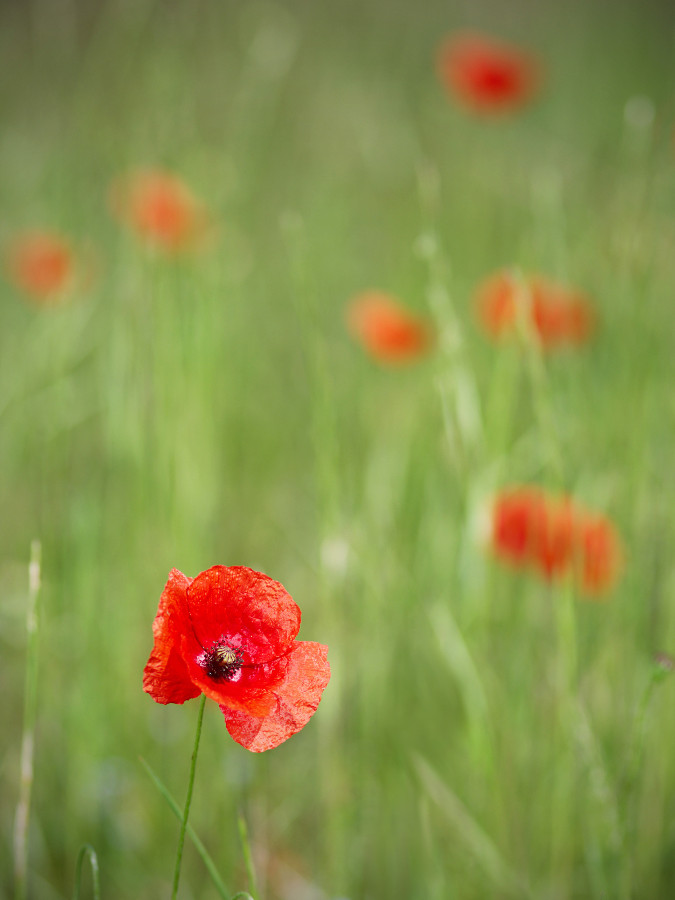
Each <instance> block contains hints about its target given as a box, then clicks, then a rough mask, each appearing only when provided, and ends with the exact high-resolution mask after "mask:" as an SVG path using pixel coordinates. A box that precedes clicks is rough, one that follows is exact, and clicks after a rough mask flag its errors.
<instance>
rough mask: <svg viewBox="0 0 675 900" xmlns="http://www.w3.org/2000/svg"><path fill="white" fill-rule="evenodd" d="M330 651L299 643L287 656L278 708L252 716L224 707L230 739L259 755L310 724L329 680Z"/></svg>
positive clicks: (307, 643) (311, 644) (277, 693)
mask: <svg viewBox="0 0 675 900" xmlns="http://www.w3.org/2000/svg"><path fill="white" fill-rule="evenodd" d="M327 654H328V648H327V647H324V646H323V644H317V643H315V642H314V641H298V642H296V644H295V647H294V648H293V650H292V651H291V653H289V654H288V657H287V659H288V663H289V665H288V670H287V673H286V677H285V679H284V680H283V681H282V682H281V683H280V684H279V685H277V686H276V687H275V688H273V692H274V694H275V696H276V708H275V709H274V710H273V711H271V712H270V713H268V714H267V715H265V716H252V715H249V714H247V713H245V712H242V711H241V710H237V709H232V708H231V707H228V706H225V705H222V704H221V707H220V708H221V709H222V711H223V714H224V716H225V723H226V725H227V730H228V731H229V733H230V735H231V736H232V737H233V738H234V740H235V741H237V743H238V744H241V745H242V747H246V749H247V750H252V751H254V752H256V753H261V752H262V751H263V750H271V749H272V748H273V747H278V746H279V744H282V743H283V742H284V741H285V740H287V739H288V738H289V737H291V735H293V734H295V733H296V731H300V729H301V728H302V727H303V726H304V725H306V724H307V722H308V721H309V719H310V718H311V717H312V715H313V714H314V712H315V710H316V708H317V706H318V705H319V701H320V700H321V695H322V693H323V690H324V688H325V687H326V685H327V684H328V681H329V679H330V665H329V663H328V658H327Z"/></svg>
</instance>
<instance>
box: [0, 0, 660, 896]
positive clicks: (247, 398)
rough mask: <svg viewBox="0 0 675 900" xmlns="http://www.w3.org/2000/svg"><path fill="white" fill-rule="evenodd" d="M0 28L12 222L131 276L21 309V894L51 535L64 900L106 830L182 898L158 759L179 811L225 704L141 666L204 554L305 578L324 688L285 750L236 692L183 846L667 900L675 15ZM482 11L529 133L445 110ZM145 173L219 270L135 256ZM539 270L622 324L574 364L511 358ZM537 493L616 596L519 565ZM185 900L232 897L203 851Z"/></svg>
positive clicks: (43, 887) (335, 875)
mask: <svg viewBox="0 0 675 900" xmlns="http://www.w3.org/2000/svg"><path fill="white" fill-rule="evenodd" d="M0 16H1V22H0V24H1V25H2V28H1V29H0V59H1V60H2V67H3V74H4V75H5V78H4V79H3V82H2V83H3V87H2V97H1V99H2V105H3V109H4V112H3V133H2V138H1V139H0V205H1V208H2V220H1V222H0V228H1V229H2V231H1V233H0V238H2V239H3V240H4V239H5V238H6V237H8V236H9V235H10V234H11V233H12V231H14V230H16V229H19V228H21V227H26V226H40V225H45V226H55V227H58V228H62V229H64V230H65V231H67V232H68V233H71V234H73V235H74V236H75V237H76V238H78V239H81V240H83V241H88V242H90V243H91V245H92V247H95V248H97V249H98V253H99V258H100V272H99V275H98V278H97V280H96V283H95V284H94V285H93V287H92V288H91V290H90V291H88V292H87V293H86V294H85V295H83V296H81V297H79V298H77V299H76V300H75V301H74V302H73V303H72V304H70V305H69V306H67V307H64V308H63V309H58V310H48V311H44V310H37V309H35V308H32V307H30V306H29V305H26V304H24V303H23V302H22V301H21V299H20V298H19V297H18V296H16V295H15V293H14V292H13V291H12V289H11V288H10V287H9V285H6V284H4V283H3V285H2V295H1V297H0V341H1V348H0V461H1V469H0V471H1V473H2V474H1V476H0V502H1V504H2V510H3V515H2V520H1V521H0V538H1V551H0V652H1V654H2V661H3V674H2V694H3V728H2V737H1V738H0V752H1V757H0V785H1V790H2V798H3V802H2V813H1V814H0V835H1V841H0V873H1V879H2V880H1V881H0V893H3V895H4V896H7V897H11V896H13V893H14V884H13V874H12V873H13V859H12V833H13V827H14V811H15V808H16V803H17V801H18V797H19V791H18V782H19V772H20V748H21V736H22V728H23V725H22V721H23V719H22V715H23V707H24V689H23V686H24V678H25V661H26V639H25V615H26V603H27V596H28V582H27V563H28V558H29V553H30V545H31V541H32V540H34V539H39V540H40V541H41V544H42V577H43V586H42V592H41V598H40V602H41V624H40V635H39V678H38V695H37V727H36V743H35V767H34V783H33V794H32V805H31V822H30V835H29V837H30V840H29V860H28V866H29V876H28V886H29V890H28V896H29V897H35V898H38V900H41V898H45V900H54V898H61V897H68V896H71V895H72V891H73V885H74V882H75V865H76V861H77V859H78V852H79V849H80V848H81V847H82V846H83V845H84V844H88V845H91V846H92V847H93V848H94V849H95V852H96V856H97V858H98V865H99V869H100V879H101V896H102V897H103V898H106V897H107V898H112V897H138V898H144V900H145V898H147V900H154V898H161V897H167V896H168V895H169V892H170V887H171V877H172V871H173V861H174V854H175V847H176V842H177V837H178V827H179V826H178V823H177V821H176V819H175V818H174V816H173V815H172V814H171V811H170V809H169V808H168V807H167V806H166V802H165V800H164V798H163V797H162V796H161V794H160V793H158V791H157V790H156V788H155V786H154V785H153V783H152V780H151V779H150V778H149V777H148V775H147V773H146V771H145V770H144V768H143V766H142V765H141V763H140V762H139V756H143V757H144V758H145V759H146V760H147V761H148V762H149V763H150V765H151V767H152V769H153V770H154V771H155V772H156V773H157V775H158V776H159V777H160V778H161V780H162V782H163V783H164V785H166V790H167V791H169V792H170V794H171V795H172V796H174V797H177V798H182V797H184V795H185V788H186V784H187V775H188V767H189V757H190V749H191V746H192V741H193V730H194V727H195V723H196V716H197V704H195V703H189V704H187V705H186V706H185V707H171V706H170V707H160V706H158V705H156V704H154V703H153V702H152V700H151V699H150V698H149V697H148V696H147V695H145V694H143V692H142V690H141V673H142V669H143V666H144V664H145V662H146V659H147V656H148V653H149V650H150V647H151V642H152V635H151V623H152V619H153V617H154V615H155V612H156V607H157V602H158V599H159V595H160V592H161V589H162V587H163V584H164V580H165V578H166V575H167V573H168V571H169V569H170V568H171V567H172V566H176V567H178V568H179V569H181V570H182V571H184V572H186V573H187V574H189V575H195V574H197V573H198V572H199V571H201V570H203V569H205V568H207V567H208V566H210V565H212V564H215V563H224V564H245V565H249V566H252V567H254V568H258V569H261V570H264V571H265V572H267V573H268V574H270V575H271V576H272V577H274V578H276V579H278V580H280V581H281V582H283V583H284V584H285V585H286V586H287V588H288V589H289V591H290V592H291V593H292V594H293V596H294V598H295V599H296V600H297V602H298V603H299V605H300V606H301V608H302V611H303V627H302V631H301V634H300V636H301V637H303V638H306V639H310V640H318V641H321V642H323V643H326V644H328V645H329V647H330V660H331V665H332V670H333V678H332V681H331V683H330V685H329V688H328V689H327V691H326V693H325V697H324V699H323V700H322V703H321V706H320V707H319V710H318V712H317V714H316V715H315V717H314V718H313V719H312V721H311V722H310V724H309V725H308V726H307V728H306V729H304V731H302V732H301V733H300V734H298V735H296V736H295V737H294V738H293V739H291V740H290V741H288V742H287V743H286V744H284V745H282V746H281V747H280V748H279V749H277V750H274V751H271V752H269V753H267V754H264V755H262V756H257V755H252V754H248V753H247V752H246V751H244V750H243V749H242V748H240V747H239V746H238V745H235V744H234V743H233V742H232V741H231V739H230V738H229V736H228V735H227V732H226V730H225V725H224V722H223V719H222V715H221V714H220V712H219V710H218V709H217V708H216V707H215V706H214V705H213V704H207V708H206V714H205V718H204V731H203V735H202V744H201V750H200V758H199V764H198V767H197V772H196V782H195V792H194V797H193V803H192V812H191V818H190V823H191V825H192V826H193V828H194V831H195V833H196V834H197V835H198V837H199V838H200V839H201V840H202V842H203V844H204V846H205V847H206V850H207V851H208V853H209V855H210V856H211V858H212V859H213V861H214V863H215V864H216V865H217V867H218V870H219V872H220V874H221V876H222V880H223V882H224V883H225V884H227V885H228V886H230V887H231V888H232V890H242V889H245V888H246V887H247V885H248V879H247V874H246V867H245V862H244V855H243V853H242V849H241V844H240V838H239V826H238V821H239V819H238V816H239V813H243V815H244V816H245V821H246V823H247V826H248V831H249V835H250V839H251V842H252V846H253V851H254V855H255V857H256V860H257V866H258V868H257V878H258V885H259V892H260V897H261V898H270V900H273V898H280V900H286V898H289V900H290V898H299V900H305V898H316V900H323V898H337V897H348V898H350V900H382V898H388V900H395V898H405V900H422V898H424V900H451V898H457V900H473V898H475V900H481V898H485V897H505V898H506V897H514V898H515V897H536V898H543V900H557V898H561V900H562V898H568V897H569V898H572V897H573V898H601V897H608V898H614V897H622V898H624V900H626V898H629V897H634V898H659V900H660V898H663V900H665V898H668V897H669V896H670V895H671V892H672V884H673V883H674V882H675V800H674V798H675V716H674V715H673V709H674V706H675V676H674V677H672V678H670V679H664V681H663V683H660V684H658V685H656V686H655V688H654V690H653V691H652V692H650V694H649V703H648V705H646V706H645V705H644V703H643V699H644V697H645V696H646V693H645V692H646V691H647V690H648V685H649V684H650V678H651V672H652V669H651V659H652V657H653V655H654V653H656V652H657V651H667V652H670V653H671V654H674V653H675V614H674V611H673V609H674V608H673V603H674V602H675V571H674V569H673V563H672V559H673V551H674V548H675V524H674V517H673V513H672V510H673V508H674V506H675V467H673V464H672V459H673V434H674V427H675V401H674V396H675V395H674V394H673V346H675V318H674V317H673V313H672V305H673V300H674V297H673V283H674V279H675V262H674V258H673V253H672V248H673V245H674V244H675V225H674V220H673V208H674V202H675V155H674V153H673V146H672V142H671V138H670V133H671V130H672V124H673V122H674V121H675V108H674V107H673V97H672V85H673V82H674V80H675V65H674V64H673V59H675V47H674V43H673V27H672V18H671V20H670V21H669V17H668V11H667V4H662V5H659V4H657V3H656V2H654V3H652V4H647V5H646V6H643V7H641V8H640V9H638V5H637V4H630V3H625V4H617V3H613V4H603V3H600V2H598V3H596V4H590V3H584V2H581V0H579V2H578V3H573V4H553V3H550V4H542V3H534V2H532V3H525V2H522V3H518V4H508V5H507V4H499V3H495V4H493V5H490V4H488V3H484V4H478V5H471V4H456V5H453V4H448V3H440V2H438V3H436V2H433V3H429V4H410V3H403V2H387V3H385V2H383V0H382V2H380V0H373V2H370V3H367V4H361V3H356V2H341V3H338V2H329V3H314V4H311V3H309V2H307V3H301V2H299V0H295V2H288V3H285V4H284V3H271V2H246V3H244V4H237V3H232V2H224V3H221V2H216V0H196V2H192V3H187V4H181V3H173V2H171V3H169V2H162V3H160V2H154V0H109V2H107V3H106V4H104V5H103V6H101V7H99V6H98V5H96V4H88V3H84V2H82V3H81V4H79V5H78V4H77V3H75V2H74V0H63V2H61V3H55V2H53V3H52V2H47V0H43V2H37V0H33V2H31V3H25V4H19V3H14V4H5V5H4V6H3V7H2V11H1V12H0ZM467 24H473V25H476V26H478V27H483V28H486V29H488V30H493V31H497V32H499V33H501V34H503V35H504V36H505V37H511V38H513V39H515V40H519V41H521V42H522V43H524V44H528V45H530V46H532V47H536V48H538V49H539V52H540V53H541V55H542V58H543V59H544V60H545V62H546V64H547V67H548V78H547V84H546V88H545V91H544V93H543V95H542V97H541V99H540V100H539V102H538V103H537V104H536V105H535V106H534V107H533V108H532V109H531V110H527V111H524V112H523V114H522V115H520V116H518V117H516V118H513V119H507V120H504V121H501V122H483V121H476V120H474V119H471V118H470V117H468V116H466V115H465V114H464V113H462V112H461V111H460V110H458V109H457V108H455V107H454V106H453V105H452V104H451V103H450V102H449V101H448V99H447V98H446V97H445V95H444V94H443V92H442V90H441V89H440V88H439V86H438V84H437V82H436V79H435V76H434V71H433V53H434V49H435V46H436V44H437V42H438V40H439V38H440V36H441V35H443V34H444V33H445V32H446V31H447V30H449V29H451V28H453V27H457V26H460V25H467ZM641 96H642V97H646V98H648V101H647V103H648V105H647V107H644V101H643V106H642V107H640V105H639V103H638V106H637V107H636V106H635V105H633V107H632V109H633V111H635V109H637V117H636V115H635V114H634V115H633V117H632V118H631V116H630V115H629V116H628V118H626V115H625V110H626V103H627V102H628V101H629V100H630V99H631V98H635V97H641ZM649 104H652V106H653V109H654V113H655V117H654V120H653V121H649V120H648V119H649V117H648V116H647V120H645V122H644V123H642V124H641V120H640V115H639V113H640V109H641V108H642V109H643V110H644V109H645V108H646V110H647V112H649V109H650V108H651V107H650V106H649ZM629 109H630V108H629ZM138 164H141V165H155V164H156V165H164V166H167V167H170V168H173V169H175V170H176V171H177V172H179V173H180V174H181V175H182V176H183V177H184V178H185V179H186V180H187V181H188V183H190V184H191V185H192V186H193V188H194V190H195V191H196V192H197V193H198V194H200V195H201V196H203V197H204V198H205V200H206V201H207V202H208V204H209V207H210V208H211V210H212V212H213V214H214V216H215V217H216V218H217V220H218V222H219V223H220V238H219V241H218V243H217V246H216V247H215V248H214V249H213V250H211V251H206V252H204V253H203V254H201V255H198V256H196V257H194V258H190V259H186V260H183V261H164V260H162V259H159V258H154V257H153V256H152V255H150V254H148V253H145V252H144V251H143V250H141V249H140V248H139V247H138V246H137V244H136V243H135V242H134V240H133V239H132V238H131V237H130V236H128V235H126V234H123V233H121V232H120V230H119V228H118V227H117V225H116V224H115V223H114V222H112V221H111V220H110V218H109V216H108V213H107V209H106V199H105V198H106V191H107V188H108V185H109V183H110V181H111V179H112V178H114V177H115V176H116V175H117V174H118V173H119V172H120V171H123V170H124V169H126V168H127V167H130V166H135V165H138ZM505 265H510V266H515V267H517V268H519V269H521V270H522V271H529V270H537V271H541V272H543V273H545V274H549V275H550V276H552V277H556V278H560V279H563V280H568V281H569V282H570V283H572V284H576V285H578V286H579V287H582V288H584V289H585V290H586V291H587V292H588V293H589V294H590V295H591V296H593V298H594V299H595V301H596V303H597V306H598V309H599V314H600V328H599V331H598V334H597V338H596V340H595V341H594V342H593V343H592V344H591V345H589V346H588V347H586V348H583V349H581V350H579V351H574V352H572V351H570V352H563V353H560V354H558V355H557V356H551V357H547V358H545V359H543V360H542V359H538V358H537V356H536V354H534V355H533V351H527V350H524V349H522V348H518V347H517V346H504V347H501V348H495V347H494V346H493V345H491V344H490V343H489V342H487V341H486V340H485V339H484V338H483V337H482V335H481V334H480V333H479V332H478V330H477V328H476V326H475V324H474V321H473V317H472V313H471V306H470V298H471V292H472V289H473V287H474V285H475V284H476V283H477V281H478V280H479V279H481V278H482V277H484V276H485V275H487V274H489V273H491V272H492V271H494V270H495V269H497V268H499V267H502V266H505ZM367 287H380V288H382V289H385V290H389V291H391V292H393V293H395V294H397V295H398V296H400V297H401V299H402V300H404V301H405V302H406V303H408V304H409V305H410V306H411V307H412V308H415V309H418V310H420V311H424V312H427V313H428V314H430V315H432V316H433V317H434V320H435V322H436V325H437V328H438V332H439V347H438V350H437V351H436V352H435V353H434V354H433V355H432V356H431V357H430V358H429V359H428V360H426V361H423V362H421V363H420V364H419V365H417V366H414V367H411V368H407V369H401V370H385V369H382V368H379V367H378V366H376V365H375V364H374V363H372V362H371V361H370V360H368V359H367V358H366V357H365V356H364V355H363V354H362V352H361V351H360V350H359V348H357V347H355V346H353V345H352V343H351V342H350V340H349V337H348V336H347V334H346V332H345V329H344V325H343V309H344V304H345V302H346V300H347V299H348V298H349V297H350V296H351V295H352V294H353V293H355V292H356V291H359V290H362V289H364V288H367ZM520 481H533V482H536V483H539V484H542V485H545V486H548V487H551V488H553V489H565V490H567V491H571V492H573V493H574V495H575V496H577V497H578V498H579V499H580V501H582V502H583V503H585V504H587V505H588V506H590V507H593V508H597V509H599V510H603V511H604V512H605V513H606V514H607V515H608V516H609V517H611V518H612V520H613V521H615V523H616V525H617V528H618V529H619V531H620V532H621V534H622V537H623V540H624V542H625V545H626V549H627V564H626V569H625V574H624V577H623V578H622V580H621V581H620V583H619V584H618V586H617V588H616V589H615V590H614V591H613V592H612V595H611V597H610V598H609V600H608V602H607V603H604V604H587V603H581V602H579V600H578V598H576V597H574V596H573V594H572V593H571V590H569V589H568V588H566V587H564V586H563V587H560V588H557V587H556V588H553V589H550V588H548V587H546V586H543V585H542V584H540V583H539V582H538V581H537V580H536V579H535V578H531V577H529V576H518V575H515V574H514V573H512V572H510V571H506V570H504V569H502V568H500V567H499V566H498V565H496V564H495V563H493V562H491V561H490V559H489V558H488V557H486V555H485V554H484V552H483V550H482V549H481V547H480V545H479V543H478V541H477V536H476V521H477V518H478V517H479V512H480V508H481V505H482V504H483V503H484V502H485V500H486V499H487V498H489V496H490V493H491V492H492V491H493V490H495V489H497V488H498V487H499V486H501V485H504V484H508V483H512V482H520ZM82 860H84V856H82V857H81V861H82ZM88 877H89V876H88V874H87V875H86V876H84V877H83V879H82V881H83V885H82V895H83V896H87V894H86V892H87V891H88V890H89V888H88V885H89V883H90V882H89V881H88V880H87V879H88ZM293 878H295V881H294V882H293ZM181 896H183V897H185V898H186V900H187V898H190V897H194V898H197V897H200V898H202V897H203V898H211V897H216V896H218V895H217V892H216V889H215V888H214V887H213V885H212V883H211V881H210V880H209V876H208V872H207V871H206V869H205V867H204V865H203V863H202V861H201V859H200V858H199V856H198V854H197V853H196V852H195V851H194V847H193V846H192V845H191V843H190V842H189V841H187V842H186V847H185V855H184V861H183V871H182V875H181Z"/></svg>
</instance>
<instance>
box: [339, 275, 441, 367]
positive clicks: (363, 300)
mask: <svg viewBox="0 0 675 900" xmlns="http://www.w3.org/2000/svg"><path fill="white" fill-rule="evenodd" d="M347 326H348V328H349V331H350V332H351V334H352V336H353V337H354V338H356V340H358V341H359V342H360V343H361V344H362V346H363V347H364V349H365V350H366V351H367V352H368V353H370V355H371V356H373V357H374V358H375V359H376V360H378V362H382V363H392V364H398V363H409V362H414V361H415V360H416V359H419V358H420V357H421V356H424V355H425V354H426V353H427V352H428V351H429V350H430V349H431V346H432V344H433V334H432V330H431V327H430V325H429V324H428V323H427V321H426V320H425V319H423V318H422V317H421V316H417V315H415V314H414V313H411V312H409V311H408V310H407V309H405V308H404V307H403V306H401V305H400V304H399V303H398V302H397V301H396V300H394V299H393V298H392V297H390V296H389V295H388V294H385V293H382V292H381V291H367V292H365V293H363V294H359V295H358V296H356V297H354V299H353V300H352V301H351V302H350V304H349V306H348V308H347Z"/></svg>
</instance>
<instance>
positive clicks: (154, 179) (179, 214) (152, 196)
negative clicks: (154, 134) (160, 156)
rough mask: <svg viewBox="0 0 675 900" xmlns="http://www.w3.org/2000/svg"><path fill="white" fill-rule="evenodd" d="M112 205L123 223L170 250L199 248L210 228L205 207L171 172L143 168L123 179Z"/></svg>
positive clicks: (114, 191) (112, 195)
mask: <svg viewBox="0 0 675 900" xmlns="http://www.w3.org/2000/svg"><path fill="white" fill-rule="evenodd" d="M110 204H111V208H112V211H113V213H114V215H115V216H116V217H117V218H118V219H119V221H120V222H122V223H123V224H124V225H126V226H127V227H128V228H129V229H131V231H133V232H135V233H136V234H137V235H138V236H139V237H140V238H142V239H143V240H144V241H145V242H146V243H148V244H150V245H152V246H154V247H156V248H158V249H160V250H163V251H164V252H166V253H179V252H182V251H186V250H193V249H196V248H197V247H198V246H199V245H200V244H201V243H202V242H203V240H204V238H205V237H206V236H207V234H208V231H209V221H208V216H207V214H206V210H205V208H204V206H203V205H202V203H201V202H200V201H198V200H197V199H196V197H195V196H194V194H193V193H192V191H191V190H190V188H189V187H188V186H187V185H186V184H185V183H184V182H183V181H182V180H181V179H180V178H179V177H178V176H177V175H173V174H171V173H170V172H164V171H161V170H153V169H150V170H141V171H137V172H132V173H130V174H128V175H126V176H123V177H122V178H119V179H118V180H117V181H116V182H115V183H114V184H113V186H112V188H111V191H110Z"/></svg>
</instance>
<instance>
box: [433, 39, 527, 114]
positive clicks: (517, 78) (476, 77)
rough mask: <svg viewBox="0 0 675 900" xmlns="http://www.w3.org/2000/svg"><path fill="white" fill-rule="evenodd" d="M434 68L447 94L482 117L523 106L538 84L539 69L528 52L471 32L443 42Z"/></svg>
mask: <svg viewBox="0 0 675 900" xmlns="http://www.w3.org/2000/svg"><path fill="white" fill-rule="evenodd" d="M437 69H438V75H439V78H440V80H441V82H442V83H443V85H444V86H445V88H446V90H447V91H448V92H449V93H450V94H452V95H453V96H454V97H455V98H456V99H457V100H458V101H459V102H460V103H462V104H463V105H464V106H465V107H467V108H468V109H471V110H472V111H474V112H478V113H484V114H486V115H487V114H495V113H507V112H512V111H514V110H516V109H519V108H520V107H522V106H524V105H525V104H526V103H528V102H529V101H530V100H531V99H532V97H533V95H534V94H535V92H536V91H537V89H538V87H539V81H540V75H539V66H538V64H537V62H536V60H535V58H534V57H533V56H532V55H531V54H530V53H527V52H525V51H523V50H521V49H520V48H519V47H515V46H513V45H511V44H507V43H505V42H503V41H500V40H497V39H495V38H492V37H489V36H487V35H483V34H479V33H477V32H473V31H460V32H457V33H455V34H453V35H450V36H449V37H447V38H446V39H445V40H444V41H443V43H442V44H441V46H440V48H439V51H438V56H437Z"/></svg>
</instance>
